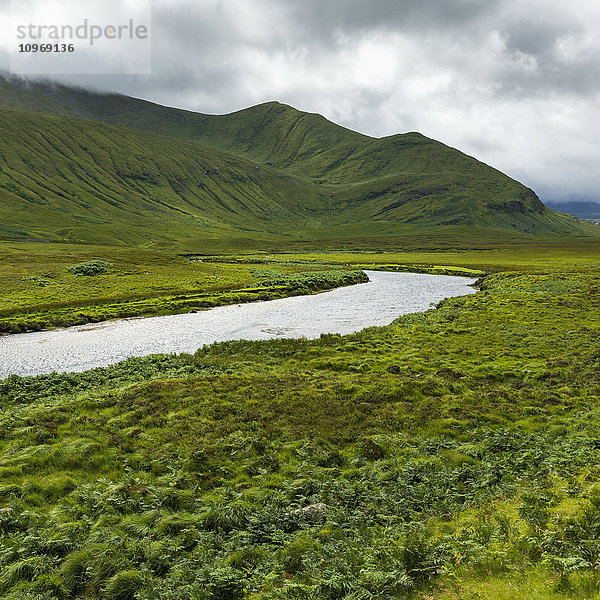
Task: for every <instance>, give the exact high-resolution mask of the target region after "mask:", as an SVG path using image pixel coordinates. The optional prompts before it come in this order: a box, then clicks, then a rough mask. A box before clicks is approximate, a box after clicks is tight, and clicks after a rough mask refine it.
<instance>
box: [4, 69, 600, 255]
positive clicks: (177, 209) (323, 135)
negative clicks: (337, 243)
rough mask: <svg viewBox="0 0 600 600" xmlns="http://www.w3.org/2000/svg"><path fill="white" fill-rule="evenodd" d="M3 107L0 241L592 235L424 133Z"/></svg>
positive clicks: (121, 103) (297, 119)
mask: <svg viewBox="0 0 600 600" xmlns="http://www.w3.org/2000/svg"><path fill="white" fill-rule="evenodd" d="M0 105H4V106H11V107H13V108H12V109H11V108H3V109H0V123H1V125H0V136H1V137H0V150H1V152H2V155H0V161H1V162H0V168H2V172H1V173H0V209H1V212H0V217H2V224H3V225H2V227H1V228H0V236H3V237H21V236H22V237H31V236H34V237H38V236H39V237H49V238H50V239H77V240H81V241H94V242H106V243H115V242H120V243H135V244H139V243H165V244H173V245H175V246H177V247H182V246H184V247H189V246H194V245H195V244H198V243H199V242H200V241H202V240H205V239H207V238H211V239H212V238H214V239H219V238H224V237H231V236H234V237H240V238H243V239H245V240H246V242H244V243H250V244H254V245H256V244H260V243H263V242H265V241H268V240H277V239H278V240H282V239H286V238H293V239H296V240H302V239H308V240H311V239H313V240H314V239H330V238H332V237H337V238H352V237H354V236H356V235H357V234H360V235H361V236H367V237H368V236H371V237H377V236H381V235H386V236H390V235H391V236H395V235H413V234H415V232H417V231H419V230H428V231H429V230H430V231H435V230H437V229H439V228H443V229H444V231H445V232H446V233H447V232H448V231H452V228H453V227H454V228H457V235H460V236H464V234H465V228H467V231H468V230H469V228H471V230H472V231H474V229H475V228H484V229H485V228H492V229H493V231H492V229H491V230H490V235H493V236H495V237H497V236H498V235H499V234H498V230H505V231H506V233H505V234H500V235H520V236H523V235H526V236H527V235H531V234H537V235H547V234H559V235H592V236H594V235H598V231H597V229H594V228H593V227H591V226H589V225H586V224H583V223H581V222H579V221H577V220H576V219H573V218H570V217H568V216H565V215H561V214H559V213H556V212H554V211H551V210H550V209H548V208H546V207H545V206H544V205H543V204H542V203H541V202H540V201H539V199H538V198H537V196H536V195H535V193H534V192H533V191H532V190H529V189H528V188H526V187H525V186H523V185H522V184H520V183H518V182H517V181H515V180H513V179H511V178H510V177H508V176H506V175H505V174H503V173H501V172H500V171H497V170H496V169H493V168H491V167H489V166H488V165H485V164H484V163H481V162H480V161H477V160H476V159H474V158H472V157H470V156H467V155H465V154H463V153H462V152H459V151H458V150H455V149H453V148H450V147H448V146H445V145H444V144H442V143H440V142H437V141H435V140H431V139H428V138H426V137H424V136H422V135H421V134H418V133H407V134H399V135H394V136H389V137H385V138H381V139H376V138H371V137H369V136H366V135H362V134H360V133H356V132H353V131H350V130H348V129H345V128H343V127H340V126H338V125H335V124H334V123H331V122H329V121H327V120H326V119H325V118H324V117H322V116H320V115H316V114H309V113H303V112H301V111H298V110H296V109H294V108H292V107H289V106H286V105H283V104H279V103H277V102H271V103H266V104H261V105H258V106H254V107H251V108H248V109H244V110H242V111H238V112H235V113H232V114H229V115H203V114H199V113H192V112H189V111H183V110H178V109H172V108H167V107H163V106H160V105H156V104H153V103H151V102H147V101H143V100H137V99H134V98H128V97H126V96H121V95H118V94H98V93H94V92H89V91H85V90H80V89H75V88H68V87H65V86H60V85H54V84H49V83H32V84H28V83H25V82H23V81H21V80H14V79H6V78H4V79H1V78H0ZM81 117H84V118H81ZM40 217H42V218H40Z"/></svg>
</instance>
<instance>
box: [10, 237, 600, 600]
mask: <svg viewBox="0 0 600 600" xmlns="http://www.w3.org/2000/svg"><path fill="white" fill-rule="evenodd" d="M555 252H556V254H555V255H554V256H550V257H549V256H548V253H547V252H546V251H545V250H543V249H542V250H538V251H537V253H536V252H534V251H533V250H531V251H529V252H523V253H522V254H519V252H518V250H517V249H515V250H509V251H501V250H496V251H493V250H486V251H481V252H479V253H477V252H475V253H473V254H467V255H463V258H464V259H465V261H466V262H465V263H464V264H468V265H471V266H475V265H480V266H485V267H486V270H497V269H504V270H505V271H504V272H502V273H495V274H491V275H489V276H488V277H486V278H484V279H483V281H482V282H481V287H482V291H481V292H479V293H478V294H476V295H471V296H467V297H464V298H457V299H452V300H449V301H445V302H443V303H442V304H441V306H440V307H439V308H438V309H437V310H432V311H429V312H427V313H424V314H421V315H407V316H404V317H401V318H400V319H398V320H397V321H396V322H395V323H393V324H392V325H390V326H388V327H384V328H372V329H368V330H365V331H363V332H361V333H359V334H355V335H352V336H324V337H322V338H321V339H320V340H314V341H306V340H275V341H272V342H243V341H241V342H231V343H224V344H216V345H213V346H210V347H207V348H205V349H203V350H200V351H198V352H197V353H196V354H195V355H194V356H186V355H182V356H162V357H151V358H148V359H134V360H129V361H126V362H125V363H122V364H120V365H117V366H114V367H110V368H106V369H97V370H95V371H92V372H88V373H82V374H68V375H49V376H41V377H36V378H18V377H12V378H9V379H8V380H5V381H4V382H2V383H0V402H1V403H2V411H0V412H1V416H0V433H1V435H0V460H1V461H2V462H1V466H0V474H1V482H0V498H1V503H0V506H1V511H0V545H1V547H2V551H1V552H0V590H1V591H0V594H1V595H2V597H4V598H7V600H13V599H17V598H18V599H19V600H40V599H42V598H43V599H44V600H56V599H70V598H76V597H80V598H89V599H98V600H100V599H102V600H105V599H106V600H125V599H133V598H136V599H138V600H150V599H152V600H157V599H159V600H175V599H176V598H177V599H178V600H197V599H204V600H223V599H225V598H227V599H228V600H237V599H242V598H254V599H256V600H261V599H265V600H266V599H275V598H279V599H293V598H298V599H300V598H302V599H305V598H307V599H309V600H310V599H314V600H317V599H318V600H322V599H328V598H329V599H332V600H333V599H340V600H341V599H343V600H351V599H352V600H354V599H357V598H365V599H366V598H390V599H401V598H412V599H413V600H417V599H418V600H431V599H432V598H436V599H438V598H439V599H440V600H450V599H457V598H461V599H462V598H465V599H472V600H474V599H476V598H478V599H486V600H487V599H489V600H492V599H493V600H496V599H499V598H500V599H502V598H514V599H517V600H519V599H524V598H527V599H530V600H542V599H545V600H548V599H553V600H558V599H566V598H578V599H581V598H590V599H591V598H596V597H597V594H598V589H599V585H600V579H599V576H598V571H597V565H598V561H599V560H600V554H599V551H598V548H599V540H600V526H599V523H600V512H599V510H600V509H599V507H600V500H599V482H600V471H599V468H598V465H599V464H600V450H599V448H600V438H599V437H598V430H599V426H600V417H599V415H598V409H597V407H598V395H599V394H600V380H599V379H598V373H599V372H600V371H599V370H598V359H599V357H598V351H597V336H598V332H599V331H600V321H599V318H598V313H597V311H595V310H594V307H595V306H596V305H597V302H598V290H599V289H600V288H599V283H600V279H599V277H600V275H599V273H600V272H599V269H598V266H597V265H598V251H597V249H596V250H594V251H593V253H592V254H589V255H588V253H586V251H585V250H584V249H583V248H582V247H580V248H578V249H577V251H575V249H573V251H572V252H571V251H569V250H568V249H567V250H566V251H565V252H564V253H563V254H561V253H560V251H559V250H558V249H555ZM412 256H413V259H414V261H415V262H419V263H420V264H422V265H429V266H430V267H431V266H432V265H448V264H454V263H456V262H457V261H458V256H457V255H456V256H453V255H452V254H451V253H450V252H446V253H439V254H436V255H435V256H427V255H426V254H423V253H412ZM494 256H496V259H497V260H496V262H495V263H494ZM410 257H411V253H408V252H407V253H406V254H405V255H402V256H395V255H393V254H379V255H377V254H373V255H371V254H362V255H358V254H357V255H353V256H351V255H344V256H342V255H339V254H333V255H313V256H312V257H310V256H308V255H305V256H304V257H298V259H299V260H313V261H316V260H321V261H327V260H330V259H334V260H335V262H342V261H345V262H353V261H354V262H357V261H361V262H363V263H365V264H368V263H371V264H386V263H387V264H395V263H396V264H398V265H403V264H405V263H406V262H407V260H410ZM273 258H276V257H273ZM287 260H288V261H291V260H292V257H290V256H289V255H287ZM549 260H550V261H552V263H551V264H549V262H548V261H549ZM434 261H435V262H434ZM218 264H219V263H215V265H218ZM243 265H244V263H240V267H243ZM509 269H510V270H509Z"/></svg>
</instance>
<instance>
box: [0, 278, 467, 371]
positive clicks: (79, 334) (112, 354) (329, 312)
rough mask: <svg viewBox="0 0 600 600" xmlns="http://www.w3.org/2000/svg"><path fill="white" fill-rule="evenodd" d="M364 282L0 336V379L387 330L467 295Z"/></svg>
mask: <svg viewBox="0 0 600 600" xmlns="http://www.w3.org/2000/svg"><path fill="white" fill-rule="evenodd" d="M366 273H367V274H368V276H369V279H370V281H369V282H368V283H361V284H358V285H353V286H348V287H343V288H337V289H335V290H332V291H330V292H323V293H320V294H314V295H310V296H295V297H293V298H282V299H280V300H270V301H267V302H254V303H250V304H239V305H232V306H221V307H217V308H213V309H210V310H206V311H200V312H197V313H190V314H179V315H168V316H162V317H147V318H133V319H121V320H117V321H105V322H103V323H94V324H88V325H80V326H77V327H70V328H68V329H54V330H50V331H39V332H32V333H20V334H15V335H8V336H3V337H0V379H1V378H4V377H7V376H8V375H11V374H16V375H40V374H42V373H51V372H53V371H58V372H67V371H85V370H87V369H92V368H94V367H102V366H106V365H110V364H113V363H116V362H119V361H121V360H124V359H126V358H128V357H130V356H147V355H149V354H160V353H167V354H168V353H171V352H190V353H192V352H195V351H196V350H197V349H198V348H199V347H200V346H203V345H205V344H210V343H212V342H220V341H225V340H236V339H248V340H266V339H272V338H278V337H279V338H281V337H294V338H298V337H306V338H317V337H319V336H320V335H321V334H322V333H341V334H347V333H354V332H356V331H360V330H361V329H364V328H365V327H371V326H375V325H388V324H390V323H391V322H392V321H393V320H394V319H395V318H397V317H398V316H400V315H403V314H407V313H412V312H420V311H425V310H427V309H429V308H430V307H431V305H432V304H435V303H437V302H439V301H440V300H442V299H443V298H448V297H451V296H463V295H465V294H471V293H474V292H475V289H474V288H473V287H470V286H471V285H472V284H473V282H474V280H473V279H467V278H464V277H451V276H446V275H423V274H417V273H390V272H383V271H366Z"/></svg>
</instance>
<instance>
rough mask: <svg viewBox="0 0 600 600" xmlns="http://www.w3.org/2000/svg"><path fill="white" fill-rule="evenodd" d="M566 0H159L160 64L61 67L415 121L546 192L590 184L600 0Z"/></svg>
mask: <svg viewBox="0 0 600 600" xmlns="http://www.w3.org/2000/svg"><path fill="white" fill-rule="evenodd" d="M2 1H3V0H0V6H1V3H2ZM566 2H567V0H556V4H555V3H553V4H542V0H528V1H527V2H523V1H522V0H427V1H424V0H303V1H298V0H252V1H251V2H249V1H248V0H200V1H198V0H155V1H154V5H153V6H154V9H153V29H152V42H153V74H152V76H150V77H144V76H137V77H131V76H130V77H126V76H114V77H84V76H82V77H70V78H66V77H65V78H61V79H62V80H63V81H66V82H69V83H75V84H80V85H84V86H89V87H95V88H99V89H108V90H114V91H119V92H122V93H126V94H130V95H133V96H137V97H142V98H147V99H149V100H153V101H156V102H160V103H162V104H166V105H171V106H177V107H181V108H187V109H191V110H198V111H203V112H216V113H218V112H229V111H233V110H237V109H240V108H243V107H245V106H249V105H251V104H255V103H257V102H262V101H266V100H280V101H282V102H286V103H288V104H292V105H294V106H296V107H297V108H300V109H302V110H307V111H313V112H321V113H322V114H324V115H325V116H326V117H328V118H330V119H332V120H334V121H336V122H339V123H340V124H342V125H344V126H347V127H350V128H353V129H356V130H358V131H361V132H363V133H367V134H370V135H378V136H383V135H390V134H393V133H397V132H399V131H407V130H418V131H422V132H423V133H424V134H425V135H429V136H430V137H434V138H436V139H440V140H441V141H443V142H445V143H448V144H449V145H452V146H455V147H458V148H460V149H461V150H463V151H465V152H467V153H471V154H474V155H475V156H477V157H478V158H480V159H481V160H484V161H485V162H487V163H489V164H493V165H494V166H496V167H498V168H500V169H502V170H504V171H506V172H508V174H510V175H511V176H514V177H517V178H519V179H521V180H522V181H523V182H524V183H526V184H528V185H531V186H532V187H534V188H535V189H537V190H539V191H540V192H541V193H542V194H544V195H546V196H552V197H553V198H559V197H560V196H561V195H567V194H571V193H581V194H586V195H589V194H591V193H593V190H595V189H599V188H600V174H598V173H597V169H596V168H595V166H594V165H595V164H597V161H598V157H599V156H600V142H599V141H598V140H599V139H600V135H598V134H599V133H600V131H594V127H595V126H596V125H595V123H598V122H600V114H599V113H600V109H599V103H598V102H597V97H598V94H600V69H599V68H598V65H599V64H600V40H599V39H598V37H597V31H596V30H597V25H598V23H594V21H593V19H590V18H586V14H588V12H589V11H587V10H586V9H588V8H592V9H593V7H594V6H595V5H594V2H596V0H575V1H574V2H572V5H568V4H567V3H566ZM569 6H572V8H569ZM590 14H600V13H590ZM370 44H371V45H375V46H376V47H377V48H379V50H381V52H382V56H383V58H382V59H381V60H389V61H390V65H389V72H390V76H389V77H384V76H382V77H381V78H379V79H377V78H376V79H374V80H373V81H374V82H373V81H371V79H370V78H369V77H368V74H369V73H368V72H367V73H366V74H365V73H364V72H358V71H360V69H358V67H357V61H358V59H359V58H360V56H361V51H363V50H365V48H366V49H367V50H368V49H369V45H370ZM565 44H566V46H569V45H571V47H572V48H575V50H573V51H572V50H570V49H569V48H568V47H564V46H565ZM386 51H387V52H390V53H391V54H390V56H389V57H388V58H386V56H387V55H386V54H385V52H386ZM367 55H368V52H367ZM367 59H368V60H367V62H366V65H367V66H366V67H363V70H364V69H366V70H367V71H368V69H370V68H373V69H375V70H376V69H377V68H378V67H379V66H380V65H379V64H378V63H377V60H378V59H372V58H371V59H369V57H368V56H367ZM0 60H2V54H1V52H0ZM369 60H370V61H371V62H369ZM0 68H1V64H0ZM357 69H358V71H357ZM384 72H385V73H387V71H384ZM569 107H574V108H573V109H570V108H569ZM549 149H551V151H550V150H549Z"/></svg>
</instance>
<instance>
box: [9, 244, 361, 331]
mask: <svg viewBox="0 0 600 600" xmlns="http://www.w3.org/2000/svg"><path fill="white" fill-rule="evenodd" d="M90 257H95V258H93V259H92V260H89V259H90ZM98 257H100V258H101V260H98ZM0 258H2V259H4V262H2V266H1V267H0V285H1V286H3V290H4V293H3V295H2V298H1V299H0V334H14V333H21V332H25V331H41V330H47V329H52V328H56V327H73V326H76V325H84V324H88V323H99V322H102V321H108V320H114V319H121V318H128V317H139V316H155V315H166V314H178V313H187V312H194V311H199V310H204V309H207V308H212V307H215V306H225V305H230V304H241V303H246V302H256V301H260V300H274V299H277V298H285V297H290V296H296V295H303V294H311V293H315V292H319V291H324V290H329V289H334V288H336V287H342V286H346V285H354V284H357V283H361V282H365V281H367V276H366V275H365V274H364V273H363V272H362V271H361V270H360V269H358V268H356V267H350V268H344V267H339V266H335V265H333V266H332V265H325V266H324V267H321V268H319V267H318V266H311V265H304V266H297V265H296V266H290V265H280V266H278V267H277V268H270V269H266V268H264V267H263V266H262V265H260V264H248V265H237V264H234V263H232V262H229V263H225V264H205V263H193V262H191V261H189V260H187V259H183V258H181V257H178V256H169V255H164V254H161V253H156V252H150V251H144V250H135V251H134V250H131V249H114V248H104V247H90V248H82V247H77V246H73V247H68V246H66V245H64V244H63V245H58V244H57V245H54V244H50V245H44V246H43V248H41V249H40V246H39V245H37V246H34V247H33V248H32V245H31V244H13V245H7V244H0ZM82 259H87V260H83V262H82ZM96 263H102V264H104V265H106V267H105V269H104V270H102V271H100V272H96V271H94V270H93V269H92V268H88V269H87V270H86V267H85V266H86V265H90V264H91V265H92V267H93V265H94V264H96ZM88 273H90V274H88Z"/></svg>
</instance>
